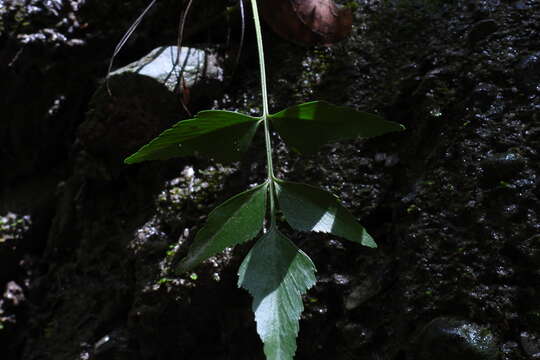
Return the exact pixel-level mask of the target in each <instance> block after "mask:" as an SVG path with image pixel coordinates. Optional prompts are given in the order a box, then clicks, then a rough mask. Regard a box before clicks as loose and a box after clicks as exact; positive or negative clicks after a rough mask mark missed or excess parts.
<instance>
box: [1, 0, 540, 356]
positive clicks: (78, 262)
mask: <svg viewBox="0 0 540 360" xmlns="http://www.w3.org/2000/svg"><path fill="white" fill-rule="evenodd" d="M146 5H147V3H145V2H143V1H138V0H134V1H95V0H86V1H82V0H81V1H62V0H57V1H37V0H33V1H2V2H0V14H1V22H0V32H1V35H0V79H1V80H0V164H1V165H0V166H1V167H0V169H1V170H0V186H1V188H0V290H1V291H0V295H1V297H0V358H1V359H2V360H4V359H5V360H19V359H21V360H38V359H39V360H48V359H51V360H64V359H66V360H68V359H69V360H73V359H115V360H116V359H130V360H143V359H144V360H147V359H148V360H150V359H156V360H157V359H160V360H161V359H197V360H201V359H223V360H225V359H235V360H236V359H238V360H240V359H263V354H262V345H261V343H260V341H259V340H258V337H257V335H256V332H255V326H254V322H253V317H252V314H251V310H250V303H251V299H250V297H249V295H248V294H247V293H246V292H245V291H244V290H241V289H237V287H236V271H237V268H238V265H239V264H240V261H241V259H242V258H243V256H244V254H245V253H246V252H247V250H248V249H249V245H248V246H239V247H237V248H236V249H235V250H234V251H233V252H227V253H225V254H222V255H219V256H217V257H216V259H215V260H214V261H212V262H208V263H205V264H204V265H202V266H201V267H200V268H198V269H197V270H196V276H195V275H193V274H191V275H190V274H188V275H186V276H183V277H174V276H170V275H168V274H169V270H170V268H171V264H172V263H173V262H174V261H175V259H176V258H177V257H178V256H181V255H182V254H183V253H185V251H186V249H187V247H188V245H189V243H190V241H191V240H192V238H193V235H194V234H195V232H196V230H197V229H199V228H200V227H201V225H202V224H203V223H204V220H205V218H206V215H207V214H208V213H209V212H210V211H211V209H212V208H213V207H214V206H216V205H217V204H218V203H219V202H221V201H223V200H224V199H226V198H227V197H228V196H230V195H233V194H235V193H237V192H239V191H241V190H243V189H245V188H247V187H248V186H249V185H250V184H253V183H256V182H260V181H261V179H262V178H263V177H264V161H265V160H264V152H263V142H262V139H256V140H255V144H254V146H253V147H252V148H251V150H250V153H249V154H248V156H247V157H246V159H245V160H244V161H243V162H242V163H240V164H234V165H233V166H227V167H225V166H221V165H219V164H214V163H213V162H211V161H209V160H201V159H195V158H193V159H176V160H170V161H167V162H152V163H143V164H140V165H133V166H125V165H123V164H122V159H123V157H124V156H125V155H127V154H129V153H130V152H132V151H133V150H135V149H136V148H137V147H138V146H140V145H142V144H144V143H145V142H146V141H147V140H148V139H149V138H151V137H152V136H154V135H155V134H157V133H159V132H160V131H161V130H162V129H164V128H166V127H167V126H168V125H170V124H171V123H173V122H174V121H177V120H180V119H182V118H186V117H187V115H186V114H185V112H184V110H183V109H182V107H181V106H180V102H179V97H178V96H177V95H175V94H172V93H170V92H168V91H166V90H164V88H162V87H161V86H160V85H158V84H156V83H154V82H152V81H146V80H141V79H129V78H127V79H124V80H123V82H122V83H119V84H120V85H119V86H118V87H117V89H118V92H117V93H116V96H114V97H113V98H110V97H109V96H108V95H107V94H106V93H104V92H103V89H102V90H101V91H98V92H97V93H96V91H97V90H98V88H100V86H101V84H102V81H103V78H104V77H105V75H106V72H107V65H108V61H109V59H110V56H111V54H112V51H113V49H114V47H115V45H116V43H117V42H118V40H119V39H120V38H121V36H122V34H123V33H124V32H125V30H126V29H127V28H128V27H129V25H130V24H131V23H132V21H133V20H134V19H135V18H136V17H137V15H138V14H139V13H140V12H141V11H142V9H143V8H144V7H145V6H146ZM234 5H235V3H234V2H232V1H231V2H227V1H215V0H196V1H195V2H194V8H193V10H192V12H191V14H190V16H189V18H188V22H187V24H186V36H185V39H184V40H185V41H184V44H185V45H186V46H193V47H198V48H205V49H211V50H213V51H215V52H216V53H217V54H218V57H219V59H220V61H221V64H222V66H223V69H224V79H223V81H222V82H221V83H220V84H215V83H212V84H205V83H204V81H203V82H201V84H198V85H197V86H194V87H193V88H192V89H190V95H191V100H190V103H189V104H188V107H189V109H190V111H191V112H193V113H195V112H197V111H199V110H202V109H206V108H210V107H217V108H222V109H228V110H238V111H243V112H253V113H257V112H259V111H260V97H259V77H258V67H257V60H256V49H255V43H254V36H253V31H252V23H251V22H250V21H249V19H250V17H251V15H250V13H249V12H247V14H246V20H247V21H248V22H247V29H246V41H245V44H244V48H243V51H242V53H241V57H240V60H239V63H238V64H236V63H235V61H234V58H235V56H236V54H237V51H238V49H239V39H240V29H241V25H240V24H241V22H240V16H239V13H238V11H237V10H236V11H230V12H228V11H227V7H228V6H234ZM183 6H185V2H182V1H177V0H175V1H172V0H171V1H170V0H162V1H158V3H157V5H156V6H155V7H154V8H153V9H152V10H151V11H150V12H149V14H148V15H147V17H146V18H145V20H144V21H143V23H142V24H141V26H140V27H139V29H138V30H137V31H136V33H135V34H134V36H133V37H132V39H131V40H130V41H129V42H128V44H127V45H126V47H125V48H124V49H123V50H122V51H121V53H120V55H119V56H118V58H117V59H116V64H117V65H118V66H122V65H125V64H127V63H129V62H132V61H135V60H137V59H139V58H140V57H142V56H144V55H145V54H147V53H148V52H149V51H151V50H152V49H154V48H156V47H158V46H162V45H172V44H175V42H176V29H177V25H178V19H179V16H180V13H181V11H182V9H183ZM349 6H352V7H353V9H354V27H353V32H352V34H351V35H350V36H349V37H348V38H347V39H346V40H344V41H343V42H340V43H339V44H336V45H334V46H332V47H302V46H299V45H296V44H293V43H290V42H288V41H286V40H284V39H281V38H279V37H278V36H277V35H275V34H273V33H272V31H271V30H270V28H269V27H266V26H265V27H264V29H263V31H264V36H265V46H266V55H267V66H268V73H269V76H268V77H269V79H270V81H269V91H270V101H271V108H272V109H271V110H279V109H281V108H284V107H287V106H290V105H293V104H295V103H299V102H302V101H308V100H313V99H324V100H327V101H330V102H333V103H336V104H342V105H349V106H353V107H355V108H357V109H360V110H367V111H372V112H377V113H379V114H381V115H383V116H384V117H386V118H387V119H389V120H393V121H397V122H400V123H402V124H404V125H405V126H406V127H407V130H406V131H405V132H403V133H399V134H391V135H388V136H384V137H381V138H376V139H371V140H358V141H348V142H343V143H339V144H332V145H328V146H325V147H324V149H323V150H322V151H321V152H320V153H319V154H317V155H315V156H312V157H308V158H305V157H299V156H298V155H295V154H289V153H288V151H287V150H286V148H285V147H284V145H283V144H282V143H281V141H280V140H279V139H277V140H276V142H275V146H276V148H277V151H276V157H275V158H276V162H277V164H278V165H277V171H278V173H279V175H280V176H283V177H286V178H287V179H289V180H294V181H302V182H306V183H310V184H314V185H318V186H321V187H322V188H325V189H327V190H330V191H332V192H334V193H335V194H337V195H338V196H339V197H340V199H341V200H342V201H343V202H344V204H345V205H346V206H347V207H348V208H349V209H351V211H352V212H353V213H354V215H355V216H356V217H357V218H359V219H361V221H362V223H363V224H364V225H365V227H366V228H367V229H368V230H369V231H370V232H371V233H372V234H373V236H374V237H375V239H376V241H377V242H378V244H379V248H378V249H376V250H372V249H367V248H363V247H361V246H358V245H357V244H352V243H346V242H343V241H342V240H340V239H336V238H333V237H331V236H323V235H318V234H297V233H294V232H292V231H291V230H290V229H287V228H285V231H286V232H287V233H288V234H289V236H291V237H292V238H293V239H294V241H295V242H296V243H297V244H298V245H299V246H300V247H301V248H302V249H303V250H304V251H306V252H307V253H308V255H309V256H310V257H311V258H312V259H313V260H314V262H315V264H316V266H317V269H318V273H317V276H318V284H317V285H316V286H315V287H314V288H313V289H311V290H310V291H309V293H308V294H307V296H306V297H305V301H304V303H305V307H306V309H305V312H304V315H303V318H302V320H301V324H300V325H301V330H300V335H299V338H298V351H297V356H296V359H338V360H349V359H351V360H352V359H367V360H379V359H391V360H416V359H420V360H422V359H439V360H441V359H504V360H506V359H508V360H522V359H535V358H540V338H539V337H540V300H539V295H540V294H539V288H538V286H539V283H540V270H539V265H540V232H539V230H540V219H539V216H540V205H539V202H538V200H539V197H540V187H539V185H540V178H539V176H540V165H539V160H540V159H539V153H538V151H539V149H540V121H539V120H540V119H539V116H540V115H539V110H540V40H539V39H540V3H539V2H538V1H533V0H520V1H510V0H506V1H504V0H476V1H473V0H471V1H465V0H458V1H442V0H439V1H436V0H433V1H428V0H394V1H390V0H388V1H382V0H381V1H369V0H359V1H350V2H349ZM227 14H228V15H227ZM95 93H96V94H95ZM94 94H95V95H94ZM191 168H192V169H193V170H194V175H193V176H190V171H187V170H189V169H191ZM186 169H187V170H186Z"/></svg>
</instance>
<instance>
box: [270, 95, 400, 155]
mask: <svg viewBox="0 0 540 360" xmlns="http://www.w3.org/2000/svg"><path fill="white" fill-rule="evenodd" d="M269 118H270V120H271V121H272V124H273V125H274V126H275V128H276V130H277V131H278V132H279V134H280V135H281V137H282V138H283V140H284V141H285V143H287V145H288V146H289V147H291V148H297V149H298V150H299V151H300V152H302V153H305V154H310V153H314V152H316V151H317V150H318V149H319V147H321V146H322V145H324V144H327V143H331V142H336V141H339V140H347V139H355V138H357V137H362V138H370V137H374V136H380V135H384V134H386V133H389V132H396V131H403V130H404V129H405V127H404V126H403V125H401V124H398V123H396V122H393V121H388V120H384V119H383V118H381V117H380V116H377V115H374V114H370V113H367V112H363V111H357V110H355V109H352V108H349V107H345V106H336V105H333V104H330V103H328V102H326V101H312V102H307V103H303V104H300V105H296V106H292V107H290V108H287V109H285V110H282V111H280V112H278V113H276V114H272V115H270V117H269Z"/></svg>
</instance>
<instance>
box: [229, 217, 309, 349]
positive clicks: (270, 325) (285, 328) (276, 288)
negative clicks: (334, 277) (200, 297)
mask: <svg viewBox="0 0 540 360" xmlns="http://www.w3.org/2000/svg"><path fill="white" fill-rule="evenodd" d="M238 277H239V278H238V286H241V287H243V288H244V289H246V290H247V291H248V292H249V293H250V294H251V295H252V296H253V306H252V308H253V312H254V313H255V321H256V322H257V333H258V334H259V336H260V337H261V340H262V341H263V343H264V353H265V355H266V359H267V360H292V359H293V356H294V353H295V352H296V337H297V335H298V329H299V324H298V322H299V320H300V314H301V313H302V311H303V310H304V306H303V304H302V295H303V294H305V293H306V291H307V290H308V289H309V288H311V287H312V286H313V285H315V282H316V279H315V266H314V265H313V263H312V262H311V259H310V258H309V257H308V256H307V255H306V254H304V253H303V252H302V251H301V250H299V249H298V248H297V247H296V246H295V245H294V244H293V243H292V242H291V241H290V240H289V239H287V238H286V237H285V236H284V235H283V234H281V233H280V232H279V231H278V230H277V229H275V228H273V227H272V228H271V229H270V230H269V232H268V233H267V234H265V235H264V236H263V237H262V238H261V239H260V240H259V241H258V242H257V243H256V244H255V246H254V247H253V248H252V249H251V251H250V252H249V253H248V255H247V256H246V258H245V259H244V261H243V262H242V265H240V270H239V271H238Z"/></svg>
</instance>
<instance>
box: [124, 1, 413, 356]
mask: <svg viewBox="0 0 540 360" xmlns="http://www.w3.org/2000/svg"><path fill="white" fill-rule="evenodd" d="M251 4H252V7H253V16H254V22H255V31H256V35H257V44H258V52H259V63H260V75H261V89H262V100H263V102H262V108H263V114H262V115H261V116H260V117H252V116H248V115H244V114H240V113H236V112H230V111H222V110H207V111H201V112H199V113H198V114H197V115H196V116H195V118H193V119H189V120H183V121H180V122H178V123H177V124H176V125H174V126H173V127H172V128H170V129H168V130H166V131H164V132H163V133H162V134H161V135H159V136H158V137H157V138H155V139H154V140H152V141H151V142H150V143H148V144H147V145H145V146H143V147H142V148H141V149H140V150H139V151H137V152H136V153H135V154H133V155H131V156H129V157H128V158H127V159H126V160H125V162H126V163H127V164H132V163H137V162H141V161H146V160H158V159H169V158H172V157H178V156H188V155H194V154H198V155H201V156H206V157H209V158H212V159H214V160H216V161H226V162H228V161H236V160H239V159H240V157H241V155H242V154H243V153H244V152H245V151H246V150H247V148H248V147H249V145H250V144H251V141H252V139H253V136H254V134H255V132H256V131H257V129H258V128H259V127H263V129H264V136H265V142H266V161H267V164H266V166H267V178H266V181H264V182H263V183H262V184H259V185H257V186H255V187H253V188H251V189H249V190H247V191H245V192H243V193H241V194H238V195H236V196H234V197H232V198H231V199H229V200H227V201H225V202H224V203H223V204H221V205H220V206H218V207H217V208H216V209H214V210H213V211H212V212H211V213H210V214H209V216H208V220H207V223H206V224H205V226H204V227H203V228H202V229H201V230H200V231H199V232H198V233H197V234H196V236H195V240H194V242H193V244H192V245H191V247H190V249H189V252H188V254H187V256H186V257H185V258H184V259H183V260H182V261H181V263H180V269H179V271H180V272H188V271H190V270H192V269H193V268H194V267H195V266H197V265H198V264H200V263H201V262H202V261H204V260H205V259H208V258H209V257H211V256H214V255H216V254H217V253H219V252H221V251H223V250H224V249H225V248H227V247H233V246H235V245H237V244H241V243H244V242H247V241H249V240H252V239H254V238H256V237H257V236H259V234H262V236H261V237H260V238H259V239H258V240H257V242H256V243H255V245H254V246H253V248H252V249H251V251H250V252H249V253H248V254H247V256H246V258H245V259H244V260H243V262H242V264H241V266H240V269H239V271H238V277H239V280H238V285H239V286H240V287H243V288H244V289H246V290H247V291H248V292H249V293H250V294H251V295H252V296H253V307H252V308H253V312H254V313H255V320H256V322H257V332H258V334H259V335H260V337H261V339H262V341H263V343H264V353H265V354H266V358H267V359H268V360H286V359H292V358H293V356H294V353H295V351H296V337H297V335H298V330H299V319H300V315H301V313H302V311H303V304H302V295H304V294H305V293H306V291H307V290H308V289H309V288H311V287H312V286H313V285H314V284H315V281H316V279H315V266H314V265H313V262H312V261H311V259H310V258H309V257H308V256H307V255H306V254H305V253H304V252H302V251H301V250H300V249H298V248H297V247H296V246H295V244H294V243H293V242H291V241H290V240H289V239H288V238H287V237H286V236H285V235H283V234H282V233H281V232H280V231H279V229H278V220H277V214H278V211H281V213H282V214H283V217H284V219H285V220H286V222H287V223H288V224H289V225H290V226H291V227H292V228H293V229H295V230H298V231H315V232H322V233H329V234H333V235H336V236H339V237H342V238H344V239H347V240H350V241H354V242H357V243H359V244H361V245H364V246H368V247H376V246H377V245H376V243H375V241H374V240H373V238H372V237H371V236H370V235H369V234H368V232H367V231H366V230H365V229H364V227H362V225H360V223H358V222H357V221H356V220H355V218H354V217H353V216H352V215H351V214H350V213H349V212H348V211H347V209H346V208H345V207H343V206H342V205H341V204H340V203H339V201H338V200H337V198H336V197H335V196H334V195H333V194H331V193H328V192H325V191H323V190H320V189H317V188H315V187H312V186H309V185H305V184H300V183H293V182H288V181H285V180H283V179H278V178H277V177H276V176H275V175H274V167H273V162H272V143H271V137H270V126H271V125H272V126H273V127H274V129H275V130H277V132H278V133H279V134H280V135H281V137H282V138H283V140H284V141H285V143H286V144H287V145H288V146H289V147H290V148H292V149H293V150H295V151H297V152H299V153H301V154H309V153H314V152H316V151H317V150H318V149H319V147H320V146H321V145H323V144H326V143H329V142H335V141H339V140H343V139H352V138H357V137H364V138H367V137H373V136H378V135H382V134H385V133H389V132H394V131H401V130H403V126H401V125H400V124H397V123H395V122H391V121H386V120H384V119H382V118H380V117H378V116H376V115H373V114H369V113H365V112H359V111H356V110H354V109H350V108H346V107H339V106H335V105H332V104H330V103H327V102H324V101H314V102H308V103H304V104H300V105H296V106H293V107H290V108H287V109H285V110H282V111H279V112H277V113H275V114H270V113H269V111H268V96H267V88H266V72H265V62H264V51H263V43H262V34H261V26H260V22H259V15H258V10H257V3H256V0H252V1H251ZM224 144H226V145H224ZM190 277H191V279H193V280H195V279H196V274H195V273H191V275H190Z"/></svg>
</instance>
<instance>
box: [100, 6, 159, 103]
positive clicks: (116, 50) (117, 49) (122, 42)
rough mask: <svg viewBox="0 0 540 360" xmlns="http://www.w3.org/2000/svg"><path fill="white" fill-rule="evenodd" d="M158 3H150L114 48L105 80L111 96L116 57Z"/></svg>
mask: <svg viewBox="0 0 540 360" xmlns="http://www.w3.org/2000/svg"><path fill="white" fill-rule="evenodd" d="M156 1H157V0H152V1H151V2H150V4H149V5H148V6H147V7H146V8H145V9H144V10H143V12H142V13H141V14H140V15H139V17H138V18H137V19H136V20H135V21H134V22H133V24H131V26H130V27H129V29H128V30H127V31H126V33H125V34H124V36H122V39H120V41H119V42H118V44H116V47H115V48H114V52H113V55H112V57H111V60H110V61H109V68H108V69H107V77H106V79H105V86H106V87H107V92H108V93H109V96H112V92H111V88H110V85H109V76H110V75H111V70H112V67H113V62H114V59H115V58H116V55H118V53H119V52H120V50H122V48H123V47H124V45H125V44H126V42H127V41H128V40H129V38H130V37H131V35H132V34H133V33H134V32H135V30H136V29H137V26H139V24H140V23H141V21H142V19H143V18H144V17H145V16H146V14H147V13H148V11H150V9H151V8H152V6H154V4H155V3H156Z"/></svg>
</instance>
